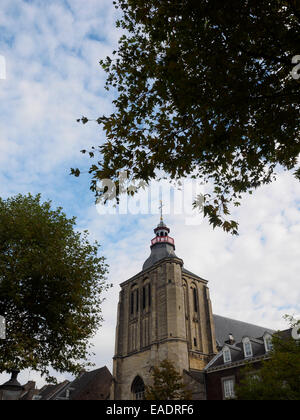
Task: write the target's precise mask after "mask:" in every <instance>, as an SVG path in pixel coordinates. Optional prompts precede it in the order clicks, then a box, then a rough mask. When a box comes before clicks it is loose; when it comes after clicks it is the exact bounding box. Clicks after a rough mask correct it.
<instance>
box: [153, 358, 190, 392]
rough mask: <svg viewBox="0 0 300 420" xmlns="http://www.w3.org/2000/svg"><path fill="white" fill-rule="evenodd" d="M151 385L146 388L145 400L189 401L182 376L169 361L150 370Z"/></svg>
mask: <svg viewBox="0 0 300 420" xmlns="http://www.w3.org/2000/svg"><path fill="white" fill-rule="evenodd" d="M152 379H153V385H150V386H148V387H146V392H145V399H146V400H189V399H191V393H190V392H189V391H188V390H187V389H186V386H185V384H184V383H183V378H182V376H181V375H180V374H179V373H178V372H177V371H176V369H175V367H174V365H173V364H172V363H171V362H170V361H169V360H164V361H162V362H161V364H160V365H159V367H153V369H152Z"/></svg>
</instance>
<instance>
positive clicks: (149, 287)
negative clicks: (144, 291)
mask: <svg viewBox="0 0 300 420" xmlns="http://www.w3.org/2000/svg"><path fill="white" fill-rule="evenodd" d="M148 305H149V308H150V306H151V286H150V283H149V284H148Z"/></svg>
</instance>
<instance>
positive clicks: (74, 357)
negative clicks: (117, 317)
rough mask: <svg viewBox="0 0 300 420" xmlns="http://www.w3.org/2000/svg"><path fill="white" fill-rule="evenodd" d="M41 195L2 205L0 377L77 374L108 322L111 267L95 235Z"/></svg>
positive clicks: (0, 246)
mask: <svg viewBox="0 0 300 420" xmlns="http://www.w3.org/2000/svg"><path fill="white" fill-rule="evenodd" d="M74 227H75V218H71V219H68V218H67V217H66V215H65V214H64V213H63V212H62V209H61V208H57V209H55V210H53V209H51V202H44V203H42V202H41V198H40V195H37V196H35V197H34V196H32V195H30V194H29V195H27V196H22V195H17V196H15V197H12V198H8V199H6V200H3V199H1V198H0V314H1V315H3V316H5V318H6V340H0V355H1V356H0V372H3V371H10V370H11V369H15V368H17V369H19V370H23V369H26V368H30V369H33V370H36V371H39V372H40V373H41V374H42V375H46V377H47V379H48V380H51V379H53V378H50V375H49V366H51V367H52V368H54V369H55V370H57V371H59V372H70V373H78V372H79V371H80V370H81V369H82V367H84V366H88V365H89V363H88V362H87V359H88V357H89V356H90V348H91V344H89V339H90V338H91V337H92V336H93V335H94V334H95V332H96V331H97V330H98V328H99V326H100V324H101V322H102V315H101V303H102V301H103V299H102V292H103V291H104V290H107V288H108V287H109V286H108V284H107V282H106V278H105V275H106V272H107V265H106V264H105V261H104V257H99V256H98V249H99V245H98V243H97V242H95V243H93V244H91V243H90V242H89V241H88V232H87V231H85V232H84V233H79V232H76V231H75V230H74Z"/></svg>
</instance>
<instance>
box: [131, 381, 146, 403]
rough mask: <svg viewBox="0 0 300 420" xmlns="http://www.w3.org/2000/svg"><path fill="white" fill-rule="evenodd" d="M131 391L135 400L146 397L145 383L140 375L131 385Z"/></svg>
mask: <svg viewBox="0 0 300 420" xmlns="http://www.w3.org/2000/svg"><path fill="white" fill-rule="evenodd" d="M131 392H132V393H133V396H134V399H135V400H144V399H145V384H144V381H143V379H142V378H141V377H140V376H136V377H135V379H134V380H133V382H132V385H131Z"/></svg>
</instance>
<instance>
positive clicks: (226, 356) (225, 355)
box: [223, 347, 231, 363]
mask: <svg viewBox="0 0 300 420" xmlns="http://www.w3.org/2000/svg"><path fill="white" fill-rule="evenodd" d="M223 359H224V363H228V362H231V353H230V350H229V348H228V347H225V348H224V350H223Z"/></svg>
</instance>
